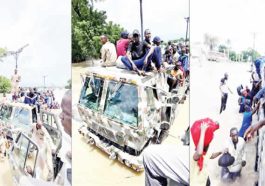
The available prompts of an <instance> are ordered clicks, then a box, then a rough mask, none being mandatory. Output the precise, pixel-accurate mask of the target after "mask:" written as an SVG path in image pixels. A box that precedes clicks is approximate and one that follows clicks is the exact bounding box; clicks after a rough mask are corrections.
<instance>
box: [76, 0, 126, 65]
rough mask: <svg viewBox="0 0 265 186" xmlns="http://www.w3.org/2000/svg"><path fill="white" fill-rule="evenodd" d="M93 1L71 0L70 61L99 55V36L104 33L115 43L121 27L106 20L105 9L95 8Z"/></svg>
mask: <svg viewBox="0 0 265 186" xmlns="http://www.w3.org/2000/svg"><path fill="white" fill-rule="evenodd" d="M92 4H93V1H89V0H72V61H73V62H79V61H84V60H86V59H88V58H98V57H99V56H100V48H101V44H100V36H101V35H103V34H105V35H107V36H108V37H109V39H110V41H111V42H113V43H115V42H116V41H117V40H118V39H119V36H120V33H121V31H122V30H123V29H122V27H120V25H118V24H114V23H113V22H106V19H107V16H106V12H105V11H98V10H95V9H94V8H93V6H92Z"/></svg>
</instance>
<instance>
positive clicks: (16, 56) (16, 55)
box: [15, 53, 18, 69]
mask: <svg viewBox="0 0 265 186" xmlns="http://www.w3.org/2000/svg"><path fill="white" fill-rule="evenodd" d="M15 58H16V69H17V59H18V53H16V54H15Z"/></svg>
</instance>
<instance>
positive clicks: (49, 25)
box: [0, 0, 71, 86]
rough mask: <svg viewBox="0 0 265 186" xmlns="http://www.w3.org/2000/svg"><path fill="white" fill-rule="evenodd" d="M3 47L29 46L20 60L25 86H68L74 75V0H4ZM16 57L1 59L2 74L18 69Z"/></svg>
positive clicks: (0, 18) (0, 40) (0, 36)
mask: <svg viewBox="0 0 265 186" xmlns="http://www.w3.org/2000/svg"><path fill="white" fill-rule="evenodd" d="M0 2H1V6H0V28H1V29H0V47H6V48H7V49H8V50H17V49H18V48H20V47H21V46H23V45H25V44H26V43H28V44H29V46H28V47H27V48H25V49H24V51H23V52H22V53H21V54H20V56H19V59H18V72H19V74H20V75H21V76H22V80H21V85H22V86H42V85H43V76H44V75H47V78H46V85H48V86H50V85H55V86H64V85H65V84H66V82H67V80H69V79H70V77H71V66H70V65H71V2H70V0H56V1H55V0H20V1H14V0H11V1H4V0H0ZM14 68H15V59H14V57H13V56H10V57H7V58H4V59H3V62H0V75H4V76H7V77H10V76H11V74H12V73H13V72H14Z"/></svg>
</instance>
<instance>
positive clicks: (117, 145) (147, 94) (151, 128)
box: [77, 67, 186, 171]
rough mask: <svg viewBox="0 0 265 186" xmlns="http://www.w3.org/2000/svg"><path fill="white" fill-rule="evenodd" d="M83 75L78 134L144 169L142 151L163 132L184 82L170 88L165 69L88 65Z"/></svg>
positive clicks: (158, 139)
mask: <svg viewBox="0 0 265 186" xmlns="http://www.w3.org/2000/svg"><path fill="white" fill-rule="evenodd" d="M82 79H83V87H82V90H81V93H80V99H79V103H78V105H77V107H78V112H79V114H80V116H81V119H82V120H83V121H84V122H85V124H84V125H83V126H82V127H81V128H80V129H79V133H80V134H82V135H83V136H84V137H85V138H86V140H87V142H88V143H90V144H95V145H96V146H97V147H98V148H100V149H102V150H103V151H105V152H106V153H107V154H109V157H110V158H111V159H118V160H119V161H120V162H122V163H124V164H125V165H127V166H128V167H131V168H133V169H134V170H136V171H141V170H143V165H142V157H141V153H142V152H143V150H144V149H145V147H146V146H148V145H149V144H150V143H161V141H163V139H164V138H165V137H166V136H167V132H168V130H169V128H170V126H171V125H172V124H173V122H174V118H175V110H176V107H177V103H178V102H179V101H180V99H181V97H182V96H183V95H184V92H185V88H186V86H183V87H180V88H178V89H176V90H172V91H171V92H169V91H168V90H169V87H168V85H167V74H166V73H158V72H148V73H147V76H138V75H137V74H135V73H134V72H130V71H127V70H124V69H118V68H116V67H107V68H103V67H90V68H89V70H88V71H87V72H86V73H85V74H83V75H82Z"/></svg>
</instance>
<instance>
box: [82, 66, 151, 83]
mask: <svg viewBox="0 0 265 186" xmlns="http://www.w3.org/2000/svg"><path fill="white" fill-rule="evenodd" d="M146 74H147V76H139V75H138V74H136V72H134V71H129V70H126V69H120V68H117V67H89V68H88V70H87V71H86V75H95V76H98V77H104V78H107V79H113V80H117V81H119V80H120V79H124V80H125V81H126V82H128V83H133V84H138V85H139V84H143V83H145V82H147V81H148V80H150V79H152V78H154V77H155V75H156V73H155V72H147V73H146Z"/></svg>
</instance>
